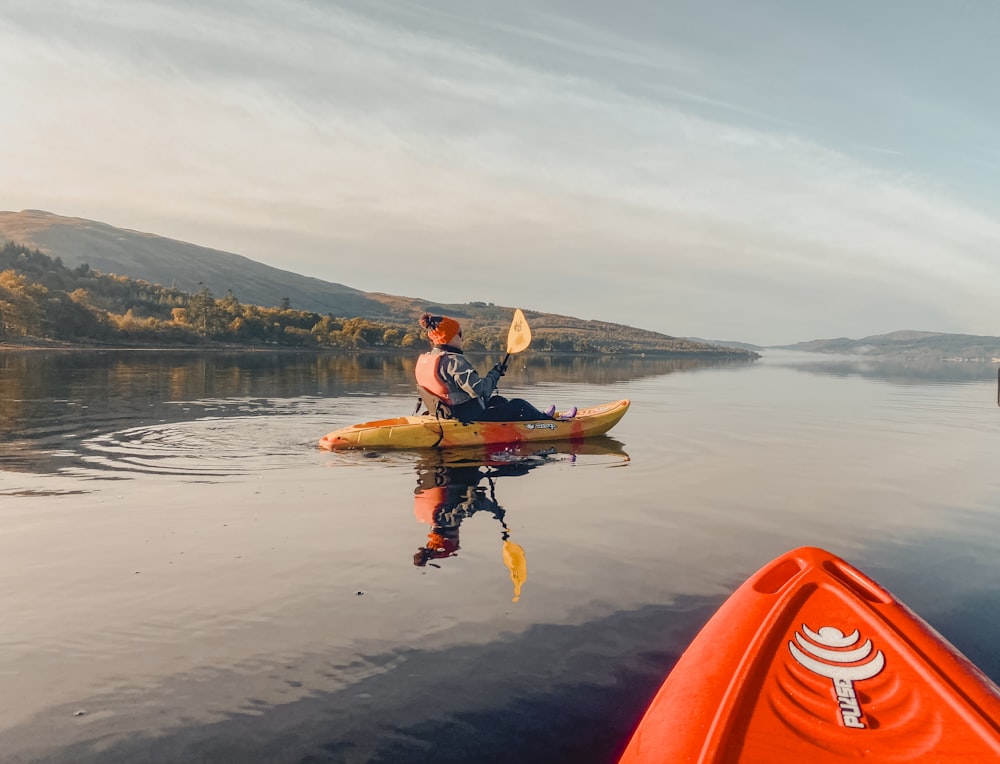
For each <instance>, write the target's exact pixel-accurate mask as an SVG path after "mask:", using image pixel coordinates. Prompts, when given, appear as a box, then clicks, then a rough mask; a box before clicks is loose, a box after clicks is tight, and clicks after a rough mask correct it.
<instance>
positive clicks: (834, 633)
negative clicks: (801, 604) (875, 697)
mask: <svg viewBox="0 0 1000 764" xmlns="http://www.w3.org/2000/svg"><path fill="white" fill-rule="evenodd" d="M803 635H804V636H803ZM860 639H861V634H860V633H859V632H858V630H857V629H855V630H854V631H853V632H851V633H850V634H844V632H842V631H841V630H840V629H838V628H836V627H834V626H823V627H822V628H821V629H820V630H819V631H813V630H812V629H810V628H809V627H808V626H806V625H805V624H802V633H801V634H800V633H799V632H795V641H794V642H792V641H790V642H789V643H788V650H789V652H790V653H791V654H792V657H793V658H795V660H796V661H797V662H798V663H799V664H800V665H801V666H804V667H805V668H807V669H809V670H810V671H812V672H814V673H816V674H819V675H820V676H824V677H826V678H827V679H830V680H832V681H833V689H834V692H836V694H837V701H838V702H839V704H840V718H841V720H842V721H843V723H844V726H845V727H853V728H854V729H865V723H864V722H863V721H861V705H860V704H859V703H858V697H857V693H855V691H854V682H861V681H863V680H865V679H871V678H872V677H873V676H876V675H877V674H878V673H879V672H880V671H881V670H882V669H883V668H885V655H884V654H883V653H882V651H881V650H878V651H876V652H875V654H874V655H872V649H873V646H872V641H871V640H870V639H866V640H865V641H864V642H863V643H862V644H860V645H858V640H860ZM855 645H858V646H857V647H855ZM869 656H870V657H869Z"/></svg>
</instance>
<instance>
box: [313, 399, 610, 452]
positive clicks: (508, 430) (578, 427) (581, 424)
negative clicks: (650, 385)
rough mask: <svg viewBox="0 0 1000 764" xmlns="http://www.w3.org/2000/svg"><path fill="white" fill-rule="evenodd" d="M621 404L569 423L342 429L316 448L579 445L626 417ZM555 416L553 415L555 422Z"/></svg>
mask: <svg viewBox="0 0 1000 764" xmlns="http://www.w3.org/2000/svg"><path fill="white" fill-rule="evenodd" d="M628 407H629V401H628V400H627V399H626V400H620V401H614V402H613V403H605V404H604V405H602V406H592V407H590V408H583V409H580V410H578V411H577V413H576V416H575V417H573V418H572V419H567V420H560V419H558V418H557V419H555V420H552V419H542V420H537V421H530V422H470V423H469V424H463V423H462V422H459V421H458V420H456V419H437V418H435V417H433V416H429V415H424V416H401V417H396V418H394V419H380V420H378V421H375V422H364V423H363V424H353V425H351V426H350V427H344V428H341V429H339V430H336V431H334V432H331V433H330V434H329V435H326V436H324V437H323V438H321V439H320V441H319V445H320V448H325V449H327V450H328V451H336V450H339V449H343V448H403V449H407V448H452V447H455V446H478V445H489V444H493V443H523V442H525V441H535V440H580V439H581V438H587V437H590V436H592V435H603V434H604V433H606V432H607V431H608V430H610V429H611V428H612V427H614V426H615V425H616V424H618V421H619V420H620V419H621V418H622V417H623V416H625V412H626V411H628ZM558 416H559V414H558V413H557V414H556V417H558Z"/></svg>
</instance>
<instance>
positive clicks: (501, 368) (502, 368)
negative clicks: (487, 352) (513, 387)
mask: <svg viewBox="0 0 1000 764" xmlns="http://www.w3.org/2000/svg"><path fill="white" fill-rule="evenodd" d="M493 371H495V372H496V373H497V376H498V377H502V376H503V375H504V374H506V373H507V364H505V363H498V364H497V365H496V366H494V367H493Z"/></svg>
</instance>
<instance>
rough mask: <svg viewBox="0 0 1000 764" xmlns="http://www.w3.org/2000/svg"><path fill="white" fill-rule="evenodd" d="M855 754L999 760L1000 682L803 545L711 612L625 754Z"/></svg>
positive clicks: (732, 757) (810, 758) (846, 569)
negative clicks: (996, 681) (999, 685)
mask: <svg viewBox="0 0 1000 764" xmlns="http://www.w3.org/2000/svg"><path fill="white" fill-rule="evenodd" d="M997 636H998V637H1000V635H997ZM859 759H863V760H866V761H871V762H879V763H880V764H882V763H885V762H936V763H937V764H945V763H950V762H955V764H958V763H959V762H962V763H963V764H971V763H972V762H995V761H1000V689H998V688H997V686H996V685H994V684H993V683H992V682H991V681H990V680H989V679H988V678H987V677H986V676H985V674H983V673H982V672H981V671H980V670H979V669H978V668H976V666H974V665H973V664H972V663H971V662H970V661H969V660H968V659H967V658H965V657H964V656H963V655H962V654H961V653H959V652H958V650H956V649H955V648H954V647H953V646H952V645H950V644H949V643H948V642H947V641H945V639H944V638H943V637H942V636H941V635H940V634H938V633H937V632H936V631H934V629H933V628H931V627H930V626H929V625H928V624H927V623H925V622H924V621H923V620H922V619H920V618H919V617H918V616H917V615H915V614H914V613H913V612H911V611H910V610H909V609H908V608H907V607H906V606H905V605H903V604H902V603H900V602H898V601H897V600H895V599H894V598H893V596H892V595H891V594H889V592H887V591H886V590H885V589H883V588H882V587H881V586H879V585H878V584H877V583H875V582H874V581H873V580H872V579H870V578H868V577H867V576H866V575H865V574H863V573H861V572H860V571H859V570H857V569H856V568H854V567H852V566H851V565H849V564H848V563H846V562H844V561H843V560H841V559H840V558H838V557H836V556H834V555H832V554H830V553H829V552H825V551H823V550H822V549H816V548H814V547H803V548H801V549H796V550H794V551H792V552H789V553H787V554H785V555H782V556H781V557H779V558H777V559H776V560H774V561H773V562H771V563H769V564H768V565H766V566H765V567H763V568H762V569H761V570H760V571H758V572H757V573H756V574H755V575H753V576H752V577H751V578H750V579H748V580H747V581H746V582H745V583H744V584H743V585H742V586H740V588H739V589H737V590H736V592H735V593H734V594H733V595H732V596H731V597H730V598H729V599H728V600H727V601H726V602H725V603H724V604H723V605H722V607H721V608H719V610H718V611H717V612H716V613H715V615H714V616H712V618H711V619H710V620H709V622H708V623H707V624H706V625H705V627H704V628H703V629H702V630H701V632H700V633H699V634H698V636H697V637H696V638H695V640H694V641H693V642H692V643H691V645H690V646H689V647H688V649H687V651H685V653H684V654H683V655H682V656H681V658H680V660H679V661H678V662H677V665H676V666H675V667H674V669H673V670H672V671H671V672H670V674H669V676H668V677H667V679H666V681H665V682H664V683H663V685H662V687H661V688H660V690H659V692H658V693H657V694H656V696H655V698H654V699H653V702H652V703H651V704H650V706H649V708H648V710H647V711H646V714H645V715H644V716H643V718H642V721H641V722H640V724H639V726H638V728H637V729H636V731H635V733H634V735H633V736H632V739H631V741H630V742H629V744H628V747H627V748H626V750H625V752H624V754H623V755H622V757H621V764H650V763H651V762H657V763H659V762H669V764H676V763H677V762H701V763H702V764H708V763H709V762H713V763H715V762H718V763H720V764H721V762H734V763H735V762H740V763H743V762H761V763H762V764H764V763H766V764H776V763H780V762H795V763H796V764H825V763H826V762H846V761H857V760H859Z"/></svg>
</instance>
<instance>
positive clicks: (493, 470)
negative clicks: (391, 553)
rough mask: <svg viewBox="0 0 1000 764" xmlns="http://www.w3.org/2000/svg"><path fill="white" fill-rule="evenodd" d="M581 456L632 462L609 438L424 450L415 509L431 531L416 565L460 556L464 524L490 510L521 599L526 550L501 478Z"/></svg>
mask: <svg viewBox="0 0 1000 764" xmlns="http://www.w3.org/2000/svg"><path fill="white" fill-rule="evenodd" d="M581 457H611V458H612V460H613V462H615V463H618V464H625V463H627V462H628V454H626V453H625V451H624V450H623V449H622V446H621V443H619V442H618V441H616V440H614V439H613V438H608V437H601V438H594V439H592V440H591V441H582V442H579V443H551V444H548V445H546V444H540V443H535V444H527V443H520V444H511V445H508V446H491V447H477V448H462V449H442V450H441V451H429V452H425V453H422V454H421V455H420V456H419V458H418V461H417V464H416V473H417V487H416V489H415V490H414V492H413V494H414V495H413V512H414V516H415V517H416V519H417V522H419V523H422V524H424V525H426V526H427V528H428V532H427V537H426V539H425V540H424V541H423V542H422V544H421V546H420V547H418V548H417V551H416V552H415V553H414V555H413V564H414V565H415V566H416V567H418V568H425V567H428V566H429V567H440V566H441V563H442V562H443V561H444V560H446V559H448V558H450V557H457V556H458V555H459V552H460V550H461V526H462V523H463V522H464V521H465V520H467V519H469V518H470V517H472V516H474V515H476V514H486V515H488V516H491V517H492V518H493V519H494V520H496V522H497V533H498V534H499V541H500V544H501V560H502V561H503V564H504V566H505V567H506V568H507V571H508V573H509V574H510V579H511V583H512V584H513V589H514V591H513V601H514V602H517V601H518V600H519V599H520V597H521V590H522V587H523V586H524V584H525V582H526V581H527V580H528V561H527V554H526V553H525V550H524V548H523V547H522V546H521V545H519V544H518V543H516V542H515V541H514V539H512V538H511V530H510V528H509V527H508V525H507V508H506V507H504V506H503V505H502V504H501V503H500V501H499V500H498V498H497V485H498V483H499V482H500V479H501V478H503V479H507V478H511V477H519V476H524V475H527V474H528V473H529V472H530V471H531V470H534V469H537V468H538V467H541V466H543V465H545V464H550V463H552V462H554V461H573V462H576V461H577V459H579V458H581ZM602 461H604V460H603V459H602Z"/></svg>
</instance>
